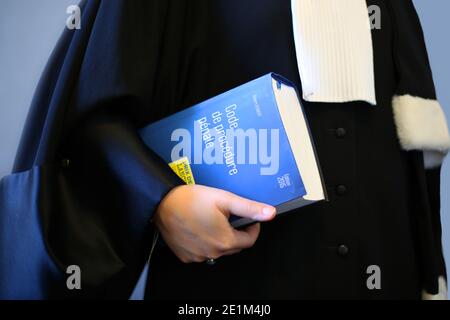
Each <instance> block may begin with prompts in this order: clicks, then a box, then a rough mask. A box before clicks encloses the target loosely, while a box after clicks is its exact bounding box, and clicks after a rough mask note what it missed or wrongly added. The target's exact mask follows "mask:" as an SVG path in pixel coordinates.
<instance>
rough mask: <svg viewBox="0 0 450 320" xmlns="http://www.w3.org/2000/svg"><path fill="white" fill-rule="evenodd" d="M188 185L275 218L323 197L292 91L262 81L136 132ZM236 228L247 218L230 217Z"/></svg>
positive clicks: (270, 77)
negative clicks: (246, 202) (258, 206)
mask: <svg viewBox="0 0 450 320" xmlns="http://www.w3.org/2000/svg"><path fill="white" fill-rule="evenodd" d="M140 135H141V137H142V139H143V141H144V143H145V144H146V145H147V146H148V147H149V148H150V149H152V150H153V151H154V152H155V153H156V154H158V155H159V156H160V157H161V158H162V159H164V160H165V161H166V162H167V163H168V165H169V166H170V167H171V168H172V169H173V170H174V171H175V172H176V173H177V174H178V176H179V177H180V178H181V179H183V180H184V181H185V182H186V183H187V184H194V183H195V184H201V185H206V186H210V187H215V188H220V189H224V190H227V191H230V192H233V193H235V194H237V195H239V196H242V197H245V198H248V199H252V200H255V201H259V202H264V203H267V204H270V205H273V206H275V207H276V208H277V213H278V214H280V213H283V212H287V211H291V210H293V209H295V208H298V207H301V206H304V205H307V204H310V203H314V202H316V201H320V200H323V199H325V198H326V195H325V191H324V188H323V182H322V177H321V173H320V166H319V164H318V161H317V157H316V153H315V151H314V145H313V141H312V138H311V135H310V132H309V129H308V125H307V122H306V118H305V115H304V112H303V110H302V106H301V103H300V99H299V97H298V93H297V90H296V89H295V86H294V85H293V84H292V83H290V82H289V81H288V80H286V79H284V78H283V77H281V76H279V75H276V74H273V73H271V74H267V75H265V76H263V77H260V78H258V79H256V80H253V81H251V82H248V83H246V84H243V85H241V86H239V87H237V88H235V89H232V90H230V91H228V92H225V93H223V94H220V95H218V96H216V97H213V98H211V99H209V100H206V101H204V102H201V103H199V104H196V105H194V106H192V107H190V108H187V109H184V110H183V111H180V112H178V113H175V114H173V115H171V116H169V117H167V118H164V119H162V120H159V121H157V122H155V123H152V124H150V125H148V126H146V127H144V128H142V129H141V130H140ZM230 221H231V223H232V225H233V226H235V227H240V226H243V225H246V224H248V223H251V222H252V221H251V220H249V219H243V218H239V217H232V218H231V219H230Z"/></svg>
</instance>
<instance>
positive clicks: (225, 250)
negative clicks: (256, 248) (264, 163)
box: [154, 185, 276, 263]
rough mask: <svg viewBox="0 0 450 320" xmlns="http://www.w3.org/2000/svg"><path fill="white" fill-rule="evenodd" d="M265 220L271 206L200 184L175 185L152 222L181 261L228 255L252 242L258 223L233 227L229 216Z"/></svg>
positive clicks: (272, 214) (273, 214)
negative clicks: (240, 228) (243, 226)
mask: <svg viewBox="0 0 450 320" xmlns="http://www.w3.org/2000/svg"><path fill="white" fill-rule="evenodd" d="M231 214H233V215H236V216H240V217H244V218H251V219H253V220H255V221H268V220H271V219H273V218H274V217H275V214H276V210H275V208H274V207H272V206H269V205H265V204H262V203H259V202H255V201H251V200H247V199H244V198H242V197H239V196H237V195H235V194H232V193H230V192H227V191H224V190H220V189H215V188H210V187H205V186H201V185H183V186H179V187H176V188H174V189H173V190H172V191H170V192H169V194H168V195H167V196H166V197H164V199H163V200H162V201H161V203H160V205H159V207H158V209H157V211H156V213H155V218H154V221H155V223H156V226H157V227H158V229H159V232H160V233H161V236H162V237H163V239H164V241H165V242H166V244H167V245H168V246H169V248H170V249H171V250H172V251H173V253H174V254H175V255H176V256H177V257H178V258H179V259H180V260H181V261H183V262H184V263H190V262H202V261H205V260H207V259H217V258H219V257H221V256H224V255H231V254H235V253H238V252H240V251H241V250H243V249H246V248H250V247H252V246H253V245H254V243H255V241H256V239H257V238H258V235H259V230H260V225H259V224H253V225H251V226H249V227H247V228H245V229H243V230H236V229H234V228H233V227H232V226H231V224H230V223H229V222H228V218H229V217H230V215H231Z"/></svg>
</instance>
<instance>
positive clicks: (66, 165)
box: [61, 159, 70, 168]
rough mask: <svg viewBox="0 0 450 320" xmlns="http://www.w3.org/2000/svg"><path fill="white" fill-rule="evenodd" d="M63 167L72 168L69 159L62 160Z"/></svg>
mask: <svg viewBox="0 0 450 320" xmlns="http://www.w3.org/2000/svg"><path fill="white" fill-rule="evenodd" d="M61 167H63V168H69V167H70V160H69V159H62V160H61Z"/></svg>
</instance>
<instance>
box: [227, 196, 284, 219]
mask: <svg viewBox="0 0 450 320" xmlns="http://www.w3.org/2000/svg"><path fill="white" fill-rule="evenodd" d="M224 200H225V201H224V202H223V205H222V209H223V211H225V212H226V213H228V214H230V215H231V214H233V215H236V216H239V217H243V218H250V219H252V220H255V221H268V220H272V219H273V218H274V217H275V214H276V209H275V207H273V206H271V205H268V204H264V203H260V202H256V201H252V200H248V199H245V198H242V197H239V196H237V195H235V194H233V193H229V194H228V197H226V199H224Z"/></svg>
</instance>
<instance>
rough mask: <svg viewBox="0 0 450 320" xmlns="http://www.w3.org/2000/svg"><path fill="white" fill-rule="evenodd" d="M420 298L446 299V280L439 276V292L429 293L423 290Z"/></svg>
mask: <svg viewBox="0 0 450 320" xmlns="http://www.w3.org/2000/svg"><path fill="white" fill-rule="evenodd" d="M422 300H448V297H447V281H445V278H444V277H442V276H441V277H439V292H438V293H437V294H429V293H428V292H426V291H425V290H424V291H422Z"/></svg>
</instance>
